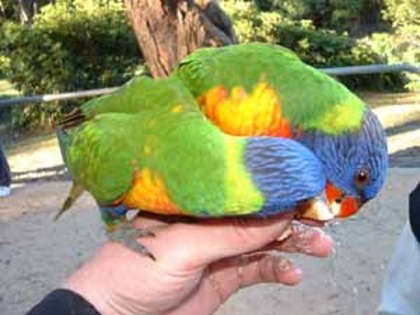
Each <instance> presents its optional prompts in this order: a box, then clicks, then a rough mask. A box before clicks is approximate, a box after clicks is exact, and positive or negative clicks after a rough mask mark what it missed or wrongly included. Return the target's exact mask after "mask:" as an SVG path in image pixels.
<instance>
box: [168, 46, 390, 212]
mask: <svg viewBox="0 0 420 315" xmlns="http://www.w3.org/2000/svg"><path fill="white" fill-rule="evenodd" d="M173 76H176V77H178V78H180V80H181V81H182V82H183V83H184V85H186V86H187V87H188V89H189V90H190V91H191V93H192V94H193V95H194V97H195V98H196V100H197V103H198V104H199V106H200V108H201V111H202V112H203V114H204V115H205V116H206V117H207V118H208V119H210V120H211V121H212V122H213V123H215V124H216V125H217V126H218V127H219V128H220V129H221V130H222V131H224V132H225V133H228V134H232V135H254V136H270V137H282V138H289V139H293V140H295V141H297V142H299V143H301V144H303V145H305V146H306V147H307V148H309V149H310V150H311V151H312V152H313V153H314V155H315V156H316V157H317V158H318V159H319V160H320V162H321V163H322V165H323V168H324V173H325V176H326V178H327V183H326V186H325V192H326V197H327V200H328V203H329V206H330V208H331V209H332V210H333V213H334V214H335V216H338V217H346V216H349V215H352V214H354V213H355V212H357V211H358V209H359V208H360V207H361V206H362V205H363V204H364V203H365V202H367V201H368V200H370V199H372V198H373V197H374V196H375V195H376V194H377V193H378V192H379V190H380V189H381V187H382V185H383V183H384V181H385V178H386V174H387V169H388V155H387V145H386V136H385V133H384V131H383V129H382V127H381V124H380V122H379V121H378V119H377V117H376V116H375V114H374V113H373V112H372V111H371V110H370V109H369V108H368V107H367V106H366V105H365V104H364V103H363V101H361V100H360V99H359V98H358V97H357V96H355V95H354V94H353V93H351V92H350V91H349V90H348V89H347V88H346V87H345V86H344V85H342V84H340V83H339V82H337V81H336V80H334V79H333V78H331V77H329V76H327V75H325V74H323V73H321V72H320V71H318V70H316V69H314V68H312V67H310V66H308V65H306V64H304V63H303V62H302V61H301V60H300V59H299V58H298V57H297V56H296V55H295V54H294V53H293V52H292V51H290V50H288V49H286V48H284V47H281V46H275V45H270V44H261V43H254V44H248V45H236V46H226V47H222V48H204V49H200V50H197V51H195V52H194V53H192V54H191V55H189V56H188V57H187V58H185V60H183V61H182V62H181V63H180V65H179V67H178V69H177V70H176V72H175V73H174V74H173ZM303 181H306V179H305V178H304V174H303V175H302V182H303Z"/></svg>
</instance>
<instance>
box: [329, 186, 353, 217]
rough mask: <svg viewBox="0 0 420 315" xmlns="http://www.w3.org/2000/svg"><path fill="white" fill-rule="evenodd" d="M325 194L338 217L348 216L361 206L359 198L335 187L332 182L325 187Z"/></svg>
mask: <svg viewBox="0 0 420 315" xmlns="http://www.w3.org/2000/svg"><path fill="white" fill-rule="evenodd" d="M325 195H326V197H327V202H328V205H329V207H330V208H331V209H332V211H333V213H334V216H335V217H337V218H346V217H349V216H351V215H353V214H355V213H356V212H357V211H359V208H360V206H361V203H360V201H359V200H358V198H355V197H348V196H346V195H345V194H344V193H343V192H342V191H341V190H340V189H338V188H337V187H335V186H334V185H333V184H331V183H330V182H328V183H327V186H326V188H325Z"/></svg>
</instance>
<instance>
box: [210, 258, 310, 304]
mask: <svg viewBox="0 0 420 315" xmlns="http://www.w3.org/2000/svg"><path fill="white" fill-rule="evenodd" d="M301 280H302V271H301V270H300V269H299V268H298V267H296V265H294V264H293V262H291V261H290V260H288V259H286V258H283V257H279V256H273V255H269V254H253V255H249V256H240V257H234V258H228V259H225V260H223V261H220V262H217V263H215V264H213V265H212V266H211V268H210V269H209V272H208V274H207V275H206V278H205V281H208V285H209V286H210V287H211V288H212V290H213V292H214V294H215V295H216V296H217V298H218V300H219V303H223V302H224V301H225V300H227V299H228V297H229V296H230V295H231V294H233V293H234V292H236V291H237V290H239V289H241V288H244V287H247V286H251V285H254V284H257V283H280V284H284V285H296V284H298V283H299V282H300V281H301Z"/></svg>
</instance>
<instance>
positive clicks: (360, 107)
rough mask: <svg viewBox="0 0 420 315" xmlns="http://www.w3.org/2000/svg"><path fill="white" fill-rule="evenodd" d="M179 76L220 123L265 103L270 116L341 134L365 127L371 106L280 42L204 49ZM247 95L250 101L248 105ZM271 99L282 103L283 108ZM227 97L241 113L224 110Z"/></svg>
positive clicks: (184, 65)
mask: <svg viewBox="0 0 420 315" xmlns="http://www.w3.org/2000/svg"><path fill="white" fill-rule="evenodd" d="M173 76H176V77H178V78H180V79H181V80H182V81H183V83H184V84H185V85H186V86H187V87H188V89H189V90H190V91H191V92H192V93H193V95H194V96H195V97H196V98H197V100H198V101H199V102H200V104H201V106H202V107H203V111H204V112H206V114H208V113H210V114H209V115H210V117H209V118H210V119H212V120H213V121H215V122H216V124H218V125H232V124H235V122H234V121H232V120H235V119H237V118H235V117H240V119H241V121H244V119H246V117H250V116H252V115H251V114H250V113H253V112H255V111H257V110H258V108H260V109H261V108H264V111H266V112H267V114H266V116H268V118H270V117H271V118H273V119H275V118H278V119H283V120H286V121H287V122H289V123H290V125H291V126H292V127H297V128H300V129H303V130H313V129H316V130H320V131H323V132H326V133H328V134H339V133H342V132H345V131H349V130H354V129H358V128H360V126H361V121H362V117H363V112H364V108H365V106H364V104H363V102H362V101H361V100H360V99H359V98H357V97H356V96H355V95H354V94H353V93H351V92H350V91H349V90H348V89H347V88H346V87H345V86H343V85H342V84H340V83H339V82H337V81H336V80H334V79H333V78H331V77H329V76H328V75H326V74H323V73H321V72H320V71H318V70H316V69H314V68H312V67H310V66H308V65H306V64H304V63H303V62H302V61H301V60H300V59H299V58H298V57H297V56H296V55H295V54H294V53H293V52H291V51H290V50H288V49H286V48H283V47H280V46H276V45H270V44H261V43H254V44H244V45H232V46H226V47H222V48H203V49H199V50H197V51H195V52H194V53H192V54H191V55H189V56H187V57H186V58H185V59H184V60H183V61H182V62H181V63H180V65H179V67H178V69H177V70H176V71H175V72H174V74H173ZM261 91H262V92H261ZM272 92H273V93H272ZM262 93H263V95H264V96H265V99H264V100H263V101H261V99H262V97H261V94H262ZM272 95H274V96H272ZM270 97H271V100H269V101H267V99H270ZM246 98H250V101H249V103H250V104H248V106H242V104H243V103H244V102H245V101H244V99H246ZM273 98H274V99H273ZM268 102H271V103H276V104H277V106H278V107H279V108H280V109H281V110H280V112H278V111H277V112H275V111H273V106H268V105H267V103H268ZM226 103H228V104H230V105H231V107H234V105H235V104H240V105H241V106H239V107H238V106H236V107H235V108H236V110H232V111H231V112H234V113H235V115H225V114H224V113H220V112H218V111H224V109H222V108H221V107H220V104H226ZM222 107H226V106H222ZM232 116H234V117H232ZM277 116H278V117H277ZM268 118H267V119H268ZM252 119H253V120H254V121H255V120H256V119H255V117H253V118H252ZM234 128H237V127H234ZM258 128H261V127H258ZM258 128H255V129H258Z"/></svg>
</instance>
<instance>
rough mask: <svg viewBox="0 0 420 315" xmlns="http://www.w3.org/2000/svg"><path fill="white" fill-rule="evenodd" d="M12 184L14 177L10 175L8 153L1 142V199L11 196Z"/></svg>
mask: <svg viewBox="0 0 420 315" xmlns="http://www.w3.org/2000/svg"><path fill="white" fill-rule="evenodd" d="M11 183H12V176H11V174H10V167H9V163H8V162H7V158H6V153H5V152H4V148H3V146H2V144H1V142H0V197H7V196H9V195H10V192H11V188H10V185H11Z"/></svg>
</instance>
